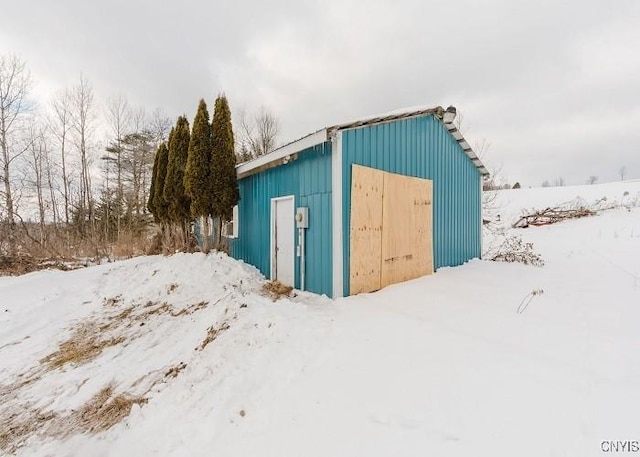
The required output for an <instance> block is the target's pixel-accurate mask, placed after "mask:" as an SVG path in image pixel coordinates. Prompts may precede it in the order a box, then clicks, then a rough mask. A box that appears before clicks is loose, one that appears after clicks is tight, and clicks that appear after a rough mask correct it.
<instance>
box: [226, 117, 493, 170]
mask: <svg viewBox="0 0 640 457" xmlns="http://www.w3.org/2000/svg"><path fill="white" fill-rule="evenodd" d="M446 112H452V113H455V108H454V107H451V106H450V107H449V108H447V110H445V109H443V108H442V107H441V106H437V107H435V108H427V107H413V108H403V109H400V110H395V111H391V112H388V113H385V114H379V115H374V116H369V117H366V118H361V119H358V120H354V121H350V122H346V123H342V124H336V125H333V126H331V127H325V128H323V129H320V130H318V131H316V132H314V133H311V134H309V135H306V136H304V137H302V138H300V139H298V140H295V141H292V142H290V143H287V144H285V145H283V146H280V147H279V148H278V149H275V150H274V151H272V152H270V153H269V154H265V155H263V156H260V157H258V158H256V159H253V160H250V161H248V162H244V163H241V164H240V165H238V166H237V167H236V171H237V173H238V178H243V177H245V176H249V175H252V174H255V173H258V172H260V171H262V170H265V169H268V168H273V167H277V166H278V165H283V164H285V163H288V162H289V160H290V158H291V156H292V155H294V154H297V153H298V152H301V151H303V150H305V149H307V148H310V147H312V146H316V145H318V144H322V143H324V142H325V141H328V140H329V139H330V138H331V136H332V135H333V133H334V132H336V131H338V130H347V129H354V128H359V127H365V126H368V125H375V124H381V123H384V122H392V121H397V120H402V119H409V118H413V117H419V116H430V115H434V116H436V117H437V118H438V119H440V121H441V122H442V123H443V124H444V126H445V127H446V128H447V130H448V131H449V133H450V134H451V135H452V136H453V138H455V140H456V141H457V142H458V144H459V145H460V147H461V148H462V150H463V151H464V153H465V154H466V155H467V156H468V157H469V159H471V161H472V162H473V164H474V165H475V166H476V168H477V169H478V171H479V172H480V174H481V175H482V176H483V177H488V176H489V171H488V170H487V169H486V167H485V166H484V164H483V163H482V161H481V160H480V158H479V157H478V156H477V154H476V153H475V152H474V151H473V148H472V147H471V146H470V145H469V143H467V141H466V140H465V139H464V137H463V136H462V133H461V132H460V131H459V130H458V129H457V127H456V126H455V125H454V124H453V118H451V119H448V120H449V122H445V121H444V116H445V113H446Z"/></svg>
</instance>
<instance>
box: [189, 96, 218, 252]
mask: <svg viewBox="0 0 640 457" xmlns="http://www.w3.org/2000/svg"><path fill="white" fill-rule="evenodd" d="M184 187H185V191H186V193H187V195H188V196H189V197H190V198H191V216H193V217H202V220H203V227H202V228H203V240H204V243H203V248H204V252H207V253H208V252H209V249H210V247H209V236H208V235H209V214H210V213H211V207H212V206H213V185H212V182H211V125H209V111H207V104H206V103H205V102H204V100H200V104H199V105H198V112H197V113H196V117H195V119H194V120H193V127H192V131H191V140H190V141H189V156H188V158H187V168H186V170H185V174H184Z"/></svg>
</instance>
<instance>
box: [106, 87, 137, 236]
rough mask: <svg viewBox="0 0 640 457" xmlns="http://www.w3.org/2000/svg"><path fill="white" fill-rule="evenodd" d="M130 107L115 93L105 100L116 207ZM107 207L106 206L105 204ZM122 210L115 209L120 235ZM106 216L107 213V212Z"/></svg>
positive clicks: (119, 201)
mask: <svg viewBox="0 0 640 457" xmlns="http://www.w3.org/2000/svg"><path fill="white" fill-rule="evenodd" d="M131 117H132V116H131V109H130V107H129V102H128V101H127V99H126V97H124V95H117V96H114V97H111V98H109V99H108V100H107V122H108V123H109V126H110V127H111V133H112V134H113V135H114V137H115V140H114V143H113V145H112V147H110V148H107V151H108V152H110V153H111V154H112V156H113V157H111V162H112V164H113V165H114V167H115V175H116V208H120V207H122V202H123V197H124V188H123V184H122V139H123V137H124V135H125V133H126V132H127V131H128V129H129V126H130V123H131ZM106 172H107V176H106V192H107V193H108V192H109V174H108V173H109V167H107V168H106ZM107 208H108V206H107ZM121 216H122V212H121V211H116V233H117V236H118V237H119V236H120V230H121V222H122V221H121V218H122V217H121ZM107 217H108V214H107Z"/></svg>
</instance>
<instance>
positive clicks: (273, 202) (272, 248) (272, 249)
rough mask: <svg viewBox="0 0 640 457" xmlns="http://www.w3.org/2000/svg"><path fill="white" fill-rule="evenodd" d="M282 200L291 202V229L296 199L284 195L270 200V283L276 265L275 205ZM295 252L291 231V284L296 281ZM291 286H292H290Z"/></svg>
mask: <svg viewBox="0 0 640 457" xmlns="http://www.w3.org/2000/svg"><path fill="white" fill-rule="evenodd" d="M283 200H291V201H292V202H293V213H292V214H291V218H292V219H291V226H292V227H293V224H294V219H293V217H294V216H295V211H296V197H295V195H284V196H282V197H274V198H272V199H271V234H270V240H271V243H270V247H269V257H270V262H269V265H270V270H269V279H271V280H272V281H273V280H274V279H276V278H275V272H276V270H277V265H276V219H277V218H276V205H277V203H278V202H279V201H283ZM295 252H296V233H295V230H293V254H294V255H292V256H291V271H293V282H294V283H295V281H296V262H295ZM290 285H291V286H293V285H294V284H290Z"/></svg>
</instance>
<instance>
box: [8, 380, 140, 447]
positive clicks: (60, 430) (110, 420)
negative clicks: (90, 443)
mask: <svg viewBox="0 0 640 457" xmlns="http://www.w3.org/2000/svg"><path fill="white" fill-rule="evenodd" d="M147 401H148V400H147V398H145V397H141V396H133V395H128V394H122V393H121V394H117V395H116V394H115V391H114V388H113V386H112V385H108V386H106V387H104V388H103V389H101V390H100V391H99V392H98V393H96V394H95V395H94V396H93V397H92V398H91V399H90V400H89V401H88V402H87V403H85V404H84V405H83V406H82V407H81V408H80V409H78V410H75V411H71V412H70V413H69V414H65V415H60V414H57V413H55V412H52V411H43V409H41V408H36V407H34V406H33V405H30V404H27V405H20V406H19V407H18V408H15V407H14V408H11V409H4V410H0V450H2V451H4V452H7V454H14V453H15V452H16V451H17V450H18V449H19V448H20V447H21V446H22V445H24V444H25V441H26V440H27V439H29V438H30V437H32V436H34V435H40V436H50V437H55V438H64V437H68V436H71V435H73V434H75V433H98V432H101V431H104V430H108V429H110V428H111V427H113V426H114V425H116V424H117V423H119V422H120V421H121V420H122V419H124V418H125V417H127V416H128V415H129V414H130V413H131V408H132V407H133V405H136V404H137V405H144V404H146V403H147Z"/></svg>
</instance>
